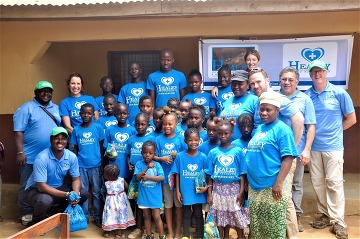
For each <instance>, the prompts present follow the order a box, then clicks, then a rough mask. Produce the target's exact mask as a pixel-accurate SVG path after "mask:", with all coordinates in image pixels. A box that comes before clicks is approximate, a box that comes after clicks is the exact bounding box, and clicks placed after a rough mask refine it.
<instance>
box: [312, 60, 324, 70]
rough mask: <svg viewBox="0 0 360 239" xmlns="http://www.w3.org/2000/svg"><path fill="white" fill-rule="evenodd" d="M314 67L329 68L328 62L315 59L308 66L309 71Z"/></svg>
mask: <svg viewBox="0 0 360 239" xmlns="http://www.w3.org/2000/svg"><path fill="white" fill-rule="evenodd" d="M314 67H319V68H321V69H323V70H327V67H326V64H325V62H324V61H322V60H315V61H313V62H311V63H310V65H309V68H308V70H309V72H311V69H312V68H314Z"/></svg>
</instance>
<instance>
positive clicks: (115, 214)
mask: <svg viewBox="0 0 360 239" xmlns="http://www.w3.org/2000/svg"><path fill="white" fill-rule="evenodd" d="M105 187H106V191H107V195H106V200H105V205H104V211H103V223H102V229H103V230H104V231H112V230H115V229H126V228H127V227H129V226H133V225H135V219H134V215H133V212H132V210H131V207H130V203H129V200H128V199H127V197H126V192H125V188H124V179H123V178H120V177H119V178H118V179H117V180H116V181H106V182H105Z"/></svg>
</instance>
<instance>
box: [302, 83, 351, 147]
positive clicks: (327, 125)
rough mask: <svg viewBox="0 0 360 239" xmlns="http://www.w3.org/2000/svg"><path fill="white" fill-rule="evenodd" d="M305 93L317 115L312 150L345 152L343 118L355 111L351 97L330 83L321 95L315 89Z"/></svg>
mask: <svg viewBox="0 0 360 239" xmlns="http://www.w3.org/2000/svg"><path fill="white" fill-rule="evenodd" d="M305 93H306V94H307V95H308V96H309V97H310V99H311V100H312V102H313V103H314V107H315V115H316V130H315V138H314V142H313V144H312V147H311V150H314V151H321V152H326V151H338V150H344V145H343V127H342V122H343V116H344V115H347V114H350V113H353V112H354V111H355V110H354V105H353V102H352V100H351V98H350V95H349V94H348V93H347V92H346V91H345V90H344V89H342V88H340V87H337V86H335V85H333V84H331V83H330V82H328V83H327V85H326V87H325V89H324V90H323V92H321V93H317V92H316V91H315V89H314V87H311V88H310V89H308V90H307V91H306V92H305Z"/></svg>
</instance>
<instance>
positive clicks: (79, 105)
mask: <svg viewBox="0 0 360 239" xmlns="http://www.w3.org/2000/svg"><path fill="white" fill-rule="evenodd" d="M83 104H86V102H85V101H81V102H78V101H76V102H75V108H76V109H80V108H81V106H82V105H83Z"/></svg>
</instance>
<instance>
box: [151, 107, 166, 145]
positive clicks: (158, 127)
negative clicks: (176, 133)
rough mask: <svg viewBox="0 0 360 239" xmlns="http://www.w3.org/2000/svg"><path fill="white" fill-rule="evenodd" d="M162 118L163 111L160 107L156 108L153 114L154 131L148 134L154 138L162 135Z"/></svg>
mask: <svg viewBox="0 0 360 239" xmlns="http://www.w3.org/2000/svg"><path fill="white" fill-rule="evenodd" d="M163 117H164V110H163V108H162V107H160V108H156V109H155V110H154V113H153V121H154V125H155V130H154V131H153V132H152V133H150V135H152V136H153V137H154V138H156V137H158V136H159V135H161V134H163V128H162V120H163Z"/></svg>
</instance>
